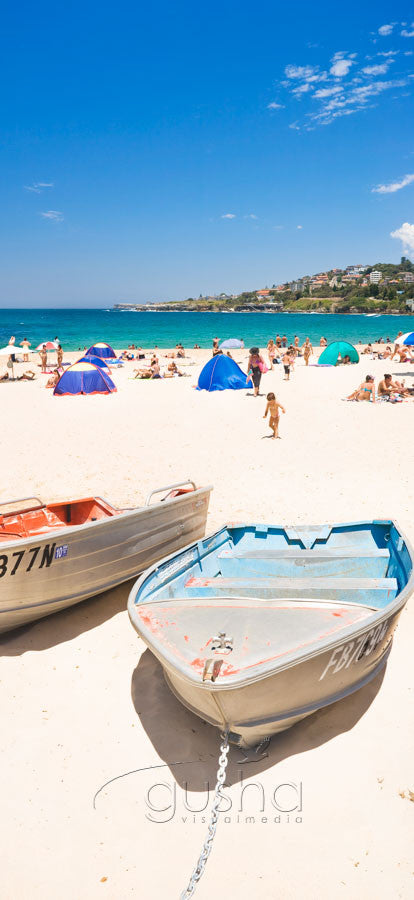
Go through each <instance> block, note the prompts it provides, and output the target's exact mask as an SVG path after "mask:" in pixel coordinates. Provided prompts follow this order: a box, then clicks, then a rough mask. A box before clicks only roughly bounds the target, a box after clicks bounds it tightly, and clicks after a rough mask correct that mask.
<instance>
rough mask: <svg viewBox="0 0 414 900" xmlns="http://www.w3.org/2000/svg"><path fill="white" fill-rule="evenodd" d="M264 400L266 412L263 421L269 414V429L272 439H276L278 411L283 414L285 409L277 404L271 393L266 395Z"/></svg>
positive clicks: (277, 433)
mask: <svg viewBox="0 0 414 900" xmlns="http://www.w3.org/2000/svg"><path fill="white" fill-rule="evenodd" d="M266 400H267V405H266V410H265V414H264V416H263V418H264V419H265V418H266V416H267V414H268V413H270V418H269V428H271V430H272V431H273V437H274V438H278V437H279V419H280V413H279V410H280V409H281V410H282V412H283V413H285V412H286V410H285V407H284V406H282V404H281V403H278V402H277V400H276V397H275V395H274V394H273V393H272V392H271V393H270V394H268V395H267V397H266Z"/></svg>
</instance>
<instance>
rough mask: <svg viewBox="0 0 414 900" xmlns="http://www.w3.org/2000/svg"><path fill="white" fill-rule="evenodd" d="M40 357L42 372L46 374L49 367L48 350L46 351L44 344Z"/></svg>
mask: <svg viewBox="0 0 414 900" xmlns="http://www.w3.org/2000/svg"><path fill="white" fill-rule="evenodd" d="M39 356H40V361H41V363H42V368H41V371H42V372H43V373H44V372H46V367H47V350H46V344H43V346H42V348H41V350H39Z"/></svg>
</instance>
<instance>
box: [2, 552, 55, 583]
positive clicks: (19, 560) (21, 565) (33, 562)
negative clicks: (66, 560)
mask: <svg viewBox="0 0 414 900" xmlns="http://www.w3.org/2000/svg"><path fill="white" fill-rule="evenodd" d="M55 549H56V552H55ZM67 552H68V548H67V545H66V544H65V545H64V546H63V547H56V544H44V545H43V547H30V549H29V550H15V551H14V553H0V578H4V576H5V575H16V574H17V572H18V571H19V570H20V571H26V572H32V571H33V569H44V568H46V569H48V568H49V566H50V565H51V564H52V562H53V559H61V558H62V557H64V556H66V555H67Z"/></svg>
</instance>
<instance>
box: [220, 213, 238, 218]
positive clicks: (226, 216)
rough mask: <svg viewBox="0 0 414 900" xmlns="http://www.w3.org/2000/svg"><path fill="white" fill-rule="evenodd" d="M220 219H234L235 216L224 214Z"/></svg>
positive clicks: (233, 214)
mask: <svg viewBox="0 0 414 900" xmlns="http://www.w3.org/2000/svg"><path fill="white" fill-rule="evenodd" d="M221 218H222V219H235V218H236V216H235V213H224V215H223V216H221Z"/></svg>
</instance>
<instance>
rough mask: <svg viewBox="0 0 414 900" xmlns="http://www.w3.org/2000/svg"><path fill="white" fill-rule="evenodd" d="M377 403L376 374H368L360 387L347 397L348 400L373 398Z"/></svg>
mask: <svg viewBox="0 0 414 900" xmlns="http://www.w3.org/2000/svg"><path fill="white" fill-rule="evenodd" d="M371 398H372V402H373V403H375V384H374V376H373V375H367V376H366V378H365V381H363V382H362V384H360V385H359V388H357V389H356V391H354V392H353V393H352V394H350V395H349V397H347V398H346V399H347V400H371Z"/></svg>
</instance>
